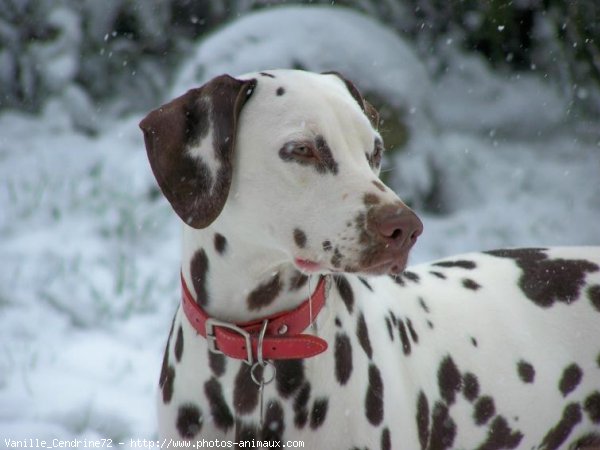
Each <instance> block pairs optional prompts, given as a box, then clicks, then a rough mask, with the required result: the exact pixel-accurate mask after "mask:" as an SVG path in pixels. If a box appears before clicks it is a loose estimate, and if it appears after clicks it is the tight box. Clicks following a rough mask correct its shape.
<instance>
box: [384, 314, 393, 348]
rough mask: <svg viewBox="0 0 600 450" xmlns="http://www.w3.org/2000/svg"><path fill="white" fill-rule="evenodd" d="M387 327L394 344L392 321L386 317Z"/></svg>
mask: <svg viewBox="0 0 600 450" xmlns="http://www.w3.org/2000/svg"><path fill="white" fill-rule="evenodd" d="M385 326H386V327H387V330H388V335H389V336H390V341H392V342H394V328H393V326H392V319H390V318H389V317H387V316H386V317H385Z"/></svg>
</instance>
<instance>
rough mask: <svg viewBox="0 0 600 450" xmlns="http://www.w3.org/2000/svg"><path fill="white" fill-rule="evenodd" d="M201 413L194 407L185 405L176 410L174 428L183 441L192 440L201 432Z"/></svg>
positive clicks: (189, 404) (188, 404)
mask: <svg viewBox="0 0 600 450" xmlns="http://www.w3.org/2000/svg"><path fill="white" fill-rule="evenodd" d="M202 421H203V418H202V413H201V412H200V409H198V407H197V406H196V405H192V404H191V403H186V404H184V405H181V406H180V407H179V409H178V410H177V421H176V422H175V426H176V427H177V431H178V432H179V436H181V437H182V438H183V439H192V438H194V437H195V436H196V435H197V434H198V433H200V430H202Z"/></svg>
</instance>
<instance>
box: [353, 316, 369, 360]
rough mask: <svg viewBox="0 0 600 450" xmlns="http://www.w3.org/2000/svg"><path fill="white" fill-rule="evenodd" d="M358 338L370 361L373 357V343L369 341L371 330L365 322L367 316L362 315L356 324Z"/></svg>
mask: <svg viewBox="0 0 600 450" xmlns="http://www.w3.org/2000/svg"><path fill="white" fill-rule="evenodd" d="M356 337H358V342H359V344H360V346H361V347H362V349H363V350H364V351H365V353H366V354H367V356H368V357H369V359H371V358H372V357H373V349H372V348H371V341H370V339H369V330H368V328H367V322H365V316H364V315H363V313H360V316H358V321H357V324H356Z"/></svg>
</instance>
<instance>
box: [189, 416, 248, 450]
mask: <svg viewBox="0 0 600 450" xmlns="http://www.w3.org/2000/svg"><path fill="white" fill-rule="evenodd" d="M257 438H258V426H257V425H255V424H254V423H246V422H245V421H243V420H241V419H240V418H236V420H235V440H236V441H237V442H240V441H254V440H256V439H257ZM198 448H201V447H198Z"/></svg>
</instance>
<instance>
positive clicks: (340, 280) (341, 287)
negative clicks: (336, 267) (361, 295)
mask: <svg viewBox="0 0 600 450" xmlns="http://www.w3.org/2000/svg"><path fill="white" fill-rule="evenodd" d="M333 280H334V281H335V286H336V287H337V290H338V292H339V294H340V297H342V300H343V301H344V305H346V309H347V310H348V312H349V313H350V314H352V311H354V292H352V287H351V286H350V283H348V280H347V279H346V277H344V276H343V275H335V276H334V277H333Z"/></svg>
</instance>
